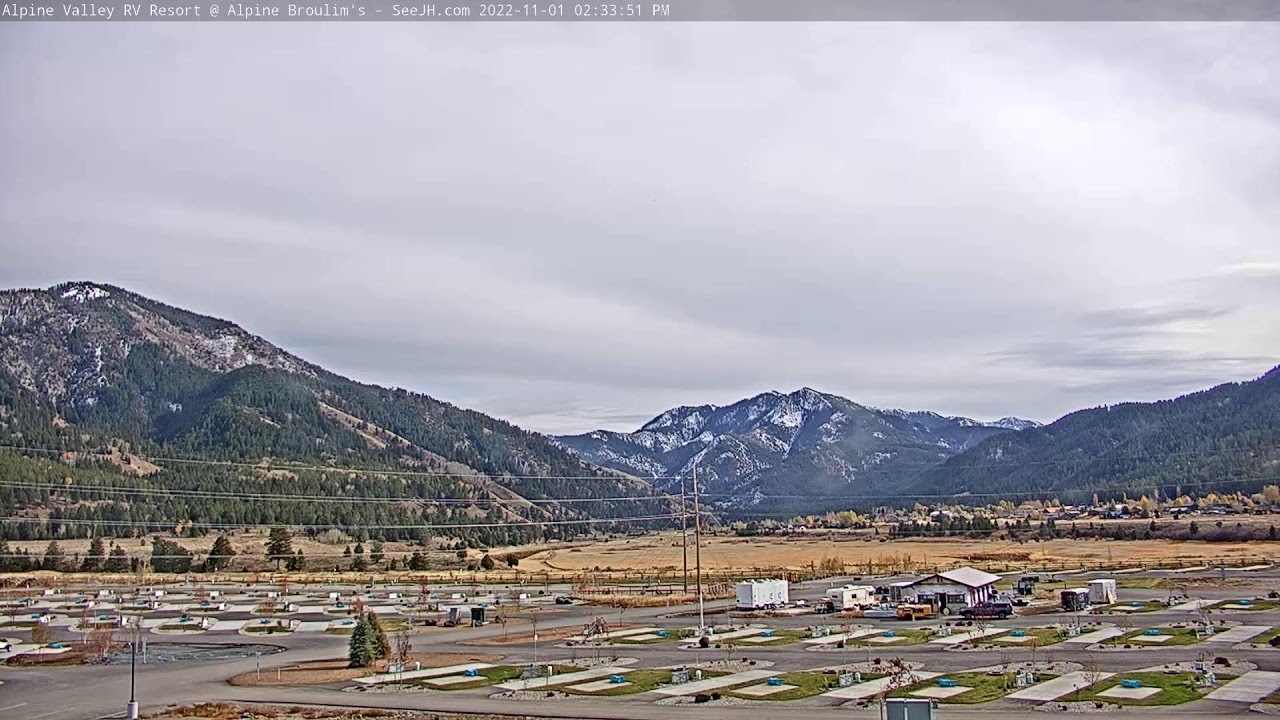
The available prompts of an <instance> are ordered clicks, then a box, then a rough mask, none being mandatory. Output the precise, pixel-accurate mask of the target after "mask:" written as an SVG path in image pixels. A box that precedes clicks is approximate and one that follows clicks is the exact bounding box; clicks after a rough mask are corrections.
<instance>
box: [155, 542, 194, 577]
mask: <svg viewBox="0 0 1280 720" xmlns="http://www.w3.org/2000/svg"><path fill="white" fill-rule="evenodd" d="M151 569H152V570H153V571H155V572H158V573H179V574H180V573H186V572H190V571H191V551H190V550H188V549H186V548H184V547H182V546H181V545H179V544H178V543H176V542H172V541H169V540H165V539H164V538H159V537H157V538H155V539H153V540H152V541H151Z"/></svg>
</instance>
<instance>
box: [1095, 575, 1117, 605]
mask: <svg viewBox="0 0 1280 720" xmlns="http://www.w3.org/2000/svg"><path fill="white" fill-rule="evenodd" d="M1115 601H1116V581H1115V578H1102V579H1100V580H1090V581H1089V604H1091V605H1111V604H1114V603H1115Z"/></svg>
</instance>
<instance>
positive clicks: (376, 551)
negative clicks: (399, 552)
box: [369, 540, 383, 565]
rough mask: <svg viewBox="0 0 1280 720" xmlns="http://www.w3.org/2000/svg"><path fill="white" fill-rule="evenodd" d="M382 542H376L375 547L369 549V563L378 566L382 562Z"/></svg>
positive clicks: (374, 542)
mask: <svg viewBox="0 0 1280 720" xmlns="http://www.w3.org/2000/svg"><path fill="white" fill-rule="evenodd" d="M382 558H383V555H382V541H381V540H374V541H373V545H372V546H371V547H370V548H369V562H371V563H373V564H374V565H377V564H378V563H380V562H382Z"/></svg>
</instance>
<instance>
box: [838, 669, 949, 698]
mask: <svg viewBox="0 0 1280 720" xmlns="http://www.w3.org/2000/svg"><path fill="white" fill-rule="evenodd" d="M913 675H914V676H915V680H913V681H912V682H918V681H920V680H932V679H934V678H936V677H938V676H939V675H940V673H931V672H919V671H917V672H915V673H913ZM891 682H893V678H892V677H882V678H876V679H875V680H868V681H866V682H864V683H858V684H857V685H850V686H849V687H845V688H840V689H839V690H832V691H831V692H825V693H822V697H829V698H837V699H839V700H861V699H863V698H869V697H871V696H872V695H875V694H877V693H879V692H880V691H882V690H884V689H885V688H886V687H888V686H889V683H891Z"/></svg>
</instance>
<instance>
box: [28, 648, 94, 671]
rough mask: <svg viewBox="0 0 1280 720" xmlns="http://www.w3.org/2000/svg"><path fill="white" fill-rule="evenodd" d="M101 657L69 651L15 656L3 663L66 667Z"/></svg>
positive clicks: (78, 650) (90, 652)
mask: <svg viewBox="0 0 1280 720" xmlns="http://www.w3.org/2000/svg"><path fill="white" fill-rule="evenodd" d="M97 657H101V653H96V652H92V651H86V650H80V649H75V648H73V649H71V650H68V651H66V652H64V653H57V654H51V655H32V654H29V653H28V654H25V655H17V656H15V657H11V658H9V659H8V660H6V661H5V662H4V664H5V665H10V666H13V667H68V666H71V665H83V664H84V663H85V661H86V660H88V659H89V658H97Z"/></svg>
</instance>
